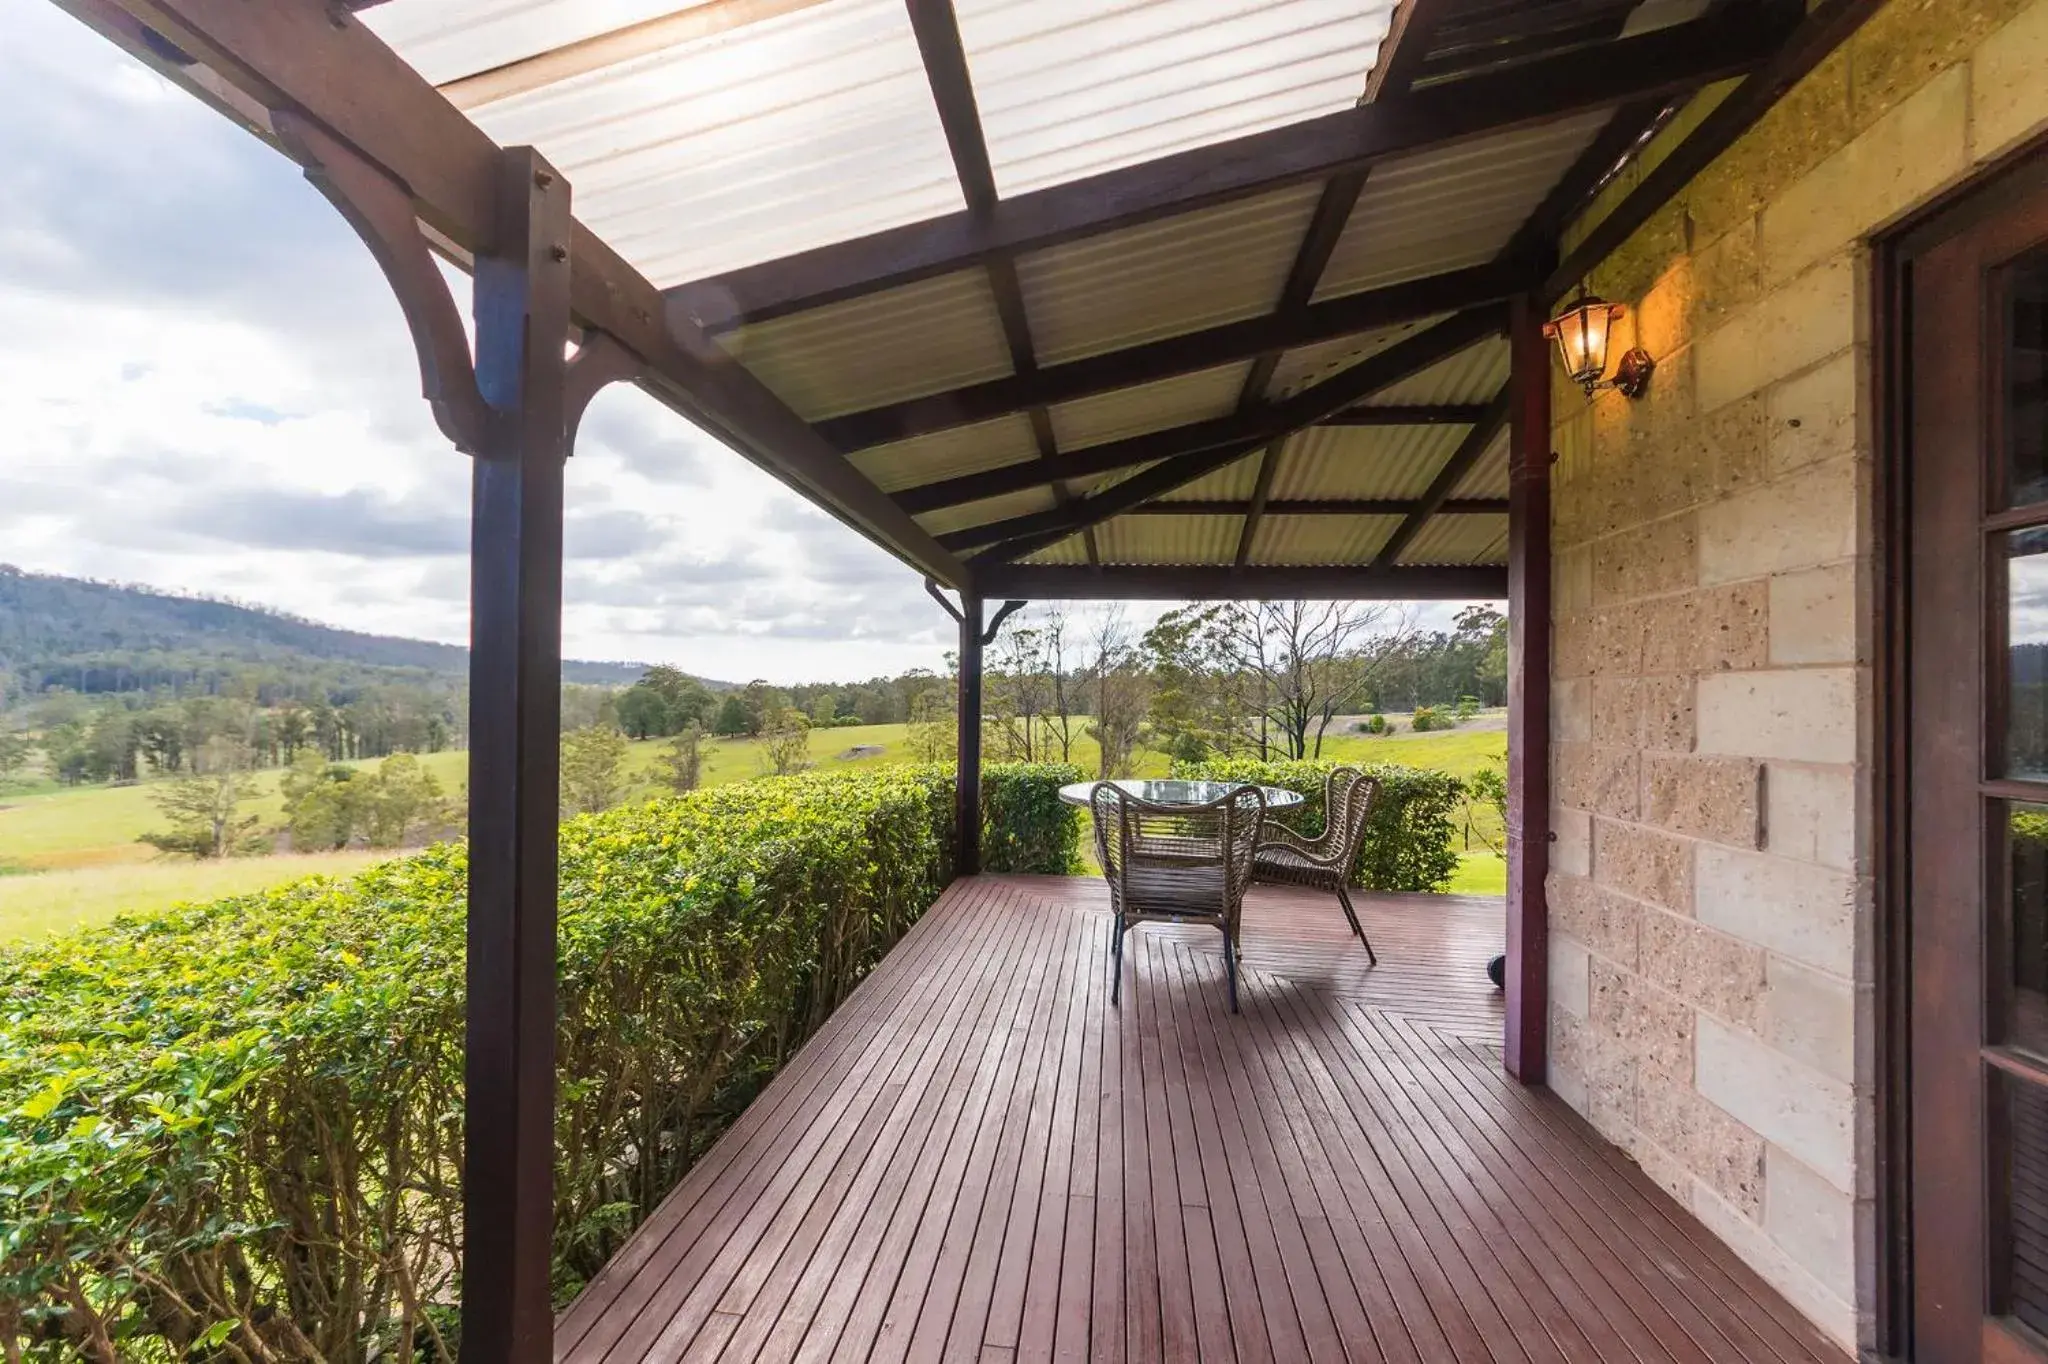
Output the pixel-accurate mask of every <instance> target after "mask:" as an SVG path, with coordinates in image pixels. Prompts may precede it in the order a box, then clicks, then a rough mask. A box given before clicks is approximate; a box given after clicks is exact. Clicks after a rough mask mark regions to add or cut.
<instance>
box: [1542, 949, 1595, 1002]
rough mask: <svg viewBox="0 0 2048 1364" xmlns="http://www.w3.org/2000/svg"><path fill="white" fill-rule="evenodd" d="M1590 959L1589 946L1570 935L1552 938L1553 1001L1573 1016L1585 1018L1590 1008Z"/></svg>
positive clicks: (1551, 989) (1551, 979)
mask: <svg viewBox="0 0 2048 1364" xmlns="http://www.w3.org/2000/svg"><path fill="white" fill-rule="evenodd" d="M1588 963H1589V958H1588V956H1587V952H1586V948H1585V947H1584V946H1583V945H1581V944H1579V943H1576V942H1574V941H1572V940H1571V939H1570V938H1552V939H1551V940H1550V1003H1551V1006H1552V1007H1553V1008H1557V1009H1562V1010H1563V1011H1564V1012H1566V1013H1568V1014H1570V1015H1571V1016H1572V1017H1574V1018H1580V1019H1583V1018H1585V1017H1586V1013H1587V1010H1588V1009H1589V1008H1590V1007H1591V1001H1592V995H1591V986H1590V984H1589V976H1588V974H1587V971H1588Z"/></svg>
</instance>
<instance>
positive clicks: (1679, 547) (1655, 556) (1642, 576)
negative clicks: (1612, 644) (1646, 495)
mask: <svg viewBox="0 0 2048 1364" xmlns="http://www.w3.org/2000/svg"><path fill="white" fill-rule="evenodd" d="M1696 559H1697V553H1696V549H1695V539H1694V531H1693V519H1692V517H1691V516H1690V515H1679V516H1673V517H1667V518H1666V519H1664V520H1661V521H1653V522H1651V523H1650V524H1649V525H1646V526H1638V527H1635V528H1634V529H1631V530H1625V531H1622V532H1620V533H1619V534H1616V535H1610V536H1607V537H1606V538H1605V539H1602V540H1598V541H1596V542H1594V545H1593V604H1594V605H1595V606H1596V607H1604V606H1611V605H1613V604H1615V603H1616V602H1625V601H1634V600H1636V599H1638V598H1641V597H1651V596H1658V595H1661V594H1664V593H1668V592H1680V591H1683V590H1685V589H1686V588H1688V587H1691V586H1692V585H1693V580H1694V575H1695V561H1696Z"/></svg>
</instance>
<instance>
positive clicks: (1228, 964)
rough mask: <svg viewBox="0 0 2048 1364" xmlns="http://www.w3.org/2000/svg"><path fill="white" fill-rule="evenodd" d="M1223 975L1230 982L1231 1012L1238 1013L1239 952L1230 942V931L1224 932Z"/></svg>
mask: <svg viewBox="0 0 2048 1364" xmlns="http://www.w3.org/2000/svg"><path fill="white" fill-rule="evenodd" d="M1223 974H1224V976H1225V977H1227V978H1228V979H1229V981H1230V1012H1232V1013H1236V1012H1237V950H1236V947H1235V945H1234V944H1233V943H1232V942H1231V941H1230V930H1229V929H1227V928H1226V929H1224V930H1223Z"/></svg>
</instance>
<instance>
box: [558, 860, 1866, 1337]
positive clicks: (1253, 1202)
mask: <svg viewBox="0 0 2048 1364" xmlns="http://www.w3.org/2000/svg"><path fill="white" fill-rule="evenodd" d="M1358 904H1359V911H1360V916H1361V918H1362V919H1363V920H1364V923H1365V926H1366V931H1367V932H1368V933H1369V934H1370V935H1371V936H1372V938H1373V943H1374V946H1375V947H1376V948H1377V949H1378V951H1379V955H1380V965H1379V966H1378V967H1370V968H1369V967H1367V966H1366V963H1365V953H1364V951H1363V949H1362V948H1360V947H1359V946H1358V945H1357V943H1356V940H1355V939H1353V938H1351V937H1350V935H1349V932H1348V930H1347V929H1346V928H1345V925H1344V920H1343V916H1342V915H1341V913H1340V912H1339V911H1338V909H1337V906H1336V903H1335V901H1334V900H1330V899H1328V898H1327V897H1323V896H1320V895H1318V894H1315V893H1313V892H1306V891H1293V890H1267V889H1261V890H1259V891H1256V892H1254V896H1253V899H1252V902H1251V903H1250V905H1249V906H1248V908H1247V914H1246V927H1245V935H1244V936H1245V943H1244V946H1245V975H1244V985H1243V1004H1244V1011H1243V1013H1242V1014H1240V1015H1238V1016H1236V1017H1233V1016H1231V1015H1230V1013H1229V1012H1228V1006H1227V1003H1226V1001H1225V997H1224V981H1223V969H1222V958H1221V955H1220V951H1219V942H1220V939H1219V937H1218V935H1217V934H1216V933H1215V932H1214V931H1213V930H1203V931H1197V930H1193V929H1170V928H1169V929H1161V928H1158V927H1145V928H1141V929H1139V930H1137V931H1136V932H1135V933H1134V935H1133V937H1132V938H1131V939H1130V941H1129V942H1128V943H1127V945H1126V953H1127V957H1128V958H1129V960H1128V961H1127V967H1126V969H1127V970H1128V971H1129V972H1130V973H1131V974H1130V975H1128V976H1127V977H1126V979H1125V982H1124V995H1123V1006H1122V1008H1121V1009H1120V1010H1112V1009H1111V1008H1110V1007H1109V1000H1108V990H1109V972H1108V960H1109V958H1108V946H1109V918H1108V913H1107V896H1106V894H1105V893H1104V891H1103V888H1102V885H1101V883H1100V882H1099V881H1092V880H1079V879H1066V878H1057V877H997V876H987V877H979V878H976V879H974V880H970V881H961V882H958V883H956V884H955V885H954V886H953V887H952V888H951V889H950V890H948V891H947V893H946V895H945V896H944V897H943V898H942V899H941V901H940V902H939V904H938V905H936V906H935V907H934V908H933V909H932V910H931V912H930V913H929V914H927V915H926V917H925V918H924V920H923V921H922V922H921V923H920V924H919V925H918V926H917V928H916V929H914V930H913V931H912V932H911V933H910V934H909V936H907V937H906V938H905V939H904V941H903V942H902V943H901V944H900V945H899V946H898V947H897V948H896V950H895V951H894V952H892V953H891V954H890V955H889V957H888V958H887V960H885V961H884V962H883V963H882V965H881V967H880V968H879V969H878V970H877V971H876V972H875V974H874V975H873V976H872V977H871V978H870V979H869V980H868V981H867V982H866V983H864V984H863V985H862V986H861V988H860V989H859V990H858V991H857V992H856V993H855V994H854V996H853V997H852V998H851V999H850V1000H848V1002H847V1003H846V1004H845V1005H844V1006H843V1007H842V1008H841V1009H840V1011H839V1013H838V1014H837V1015H835V1016H834V1017H833V1018H832V1019H831V1020H830V1022H829V1023H828V1024H827V1026H826V1027H825V1028H824V1029H823V1030H822V1031H821V1032H820V1033H819V1034H818V1036H817V1037H816V1038H814V1039H813V1040H812V1041H811V1043H810V1044H809V1045H808V1046H807V1047H805V1049H804V1050H803V1052H802V1053H801V1054H800V1055H799V1056H798V1057H797V1058H796V1060H795V1061H794V1062H793V1063H792V1064H791V1065H790V1066H789V1067H788V1068H787V1069H786V1070H785V1071H784V1072H783V1073H782V1074H781V1075H780V1076H778V1077H777V1079H776V1080H775V1082H774V1083H773V1084H772V1085H771V1086H770V1087H769V1088H768V1090H767V1091H766V1092H765V1093H764V1094H763V1095H762V1096H761V1097H760V1098H759V1099H758V1100H757V1101H756V1102H755V1103H754V1104H753V1106H752V1107H750V1108H749V1109H748V1110H747V1112H746V1113H745V1115H744V1116H743V1117H742V1118H741V1120H740V1122H739V1123H738V1124H737V1125H736V1126H735V1127H734V1128H733V1129H732V1131H730V1132H729V1133H728V1134H727V1135H726V1136H725V1137H724V1138H723V1139H722V1140H721V1141H720V1142H719V1143H718V1144H717V1146H716V1147H714V1148H713V1149H712V1150H711V1151H710V1152H709V1153H708V1154H707V1155H706V1157H705V1158H704V1160H703V1161H701V1162H700V1163H699V1164H698V1166H697V1168H696V1169H694V1170H693V1171H691V1173H690V1175H689V1176H688V1178H686V1179H685V1180H684V1181H683V1183H682V1184H681V1186H679V1187H678V1188H677V1190H676V1191H675V1193H674V1194H673V1195H671V1196H670V1197H669V1199H668V1200H667V1201H666V1202H665V1203H664V1204H663V1205H662V1206H661V1207H660V1209H659V1210H657V1211H656V1213H655V1214H654V1216H653V1217H651V1218H650V1219H649V1220H648V1222H647V1224H646V1226H644V1227H643V1228H642V1229H641V1231H640V1233H639V1234H638V1235H637V1236H635V1237H634V1239H633V1240H632V1241H631V1242H630V1243H629V1244H628V1245H627V1246H626V1248H625V1249H624V1251H622V1252H621V1254H620V1255H619V1257H618V1258H617V1259H616V1260H615V1261H614V1262H613V1263H612V1264H611V1265H610V1266H609V1267H608V1268H607V1269H606V1270H605V1272H604V1273H603V1274H602V1275H601V1276H600V1277H599V1278H598V1279H597V1280H596V1282H594V1283H593V1284H592V1285H591V1286H590V1288H589V1289H588V1290H587V1291H586V1292H585V1293H584V1295H583V1296H582V1297H581V1298H580V1299H578V1300H577V1302H576V1303H575V1304H574V1305H573V1306H571V1307H570V1309H569V1310H568V1311H567V1312H566V1313H565V1314H564V1316H563V1318H562V1321H561V1323H560V1328H559V1332H558V1341H557V1346H556V1351H557V1357H558V1358H561V1359H566V1360H572V1361H578V1362H579V1364H598V1361H601V1360H605V1361H614V1364H617V1362H620V1361H638V1360H664V1361H667V1360H679V1359H705V1360H711V1359H721V1360H757V1359H759V1360H769V1359H774V1360H789V1359H807V1360H826V1359H833V1360H884V1359H887V1360H895V1359H911V1358H917V1359H934V1360H936V1359H941V1358H943V1359H967V1360H990V1361H998V1360H1000V1361H1008V1360H1012V1359H1018V1360H1025V1359H1030V1360H1038V1359H1049V1358H1054V1357H1058V1358H1063V1359H1092V1360H1108V1361H1131V1362H1132V1364H1139V1362H1140V1361H1155V1360H1159V1361H1179V1360H1194V1359H1200V1360H1204V1361H1210V1360H1216V1361H1222V1360H1246V1361H1251V1360H1277V1361H1295V1360H1314V1361H1324V1360H1329V1361H1337V1360H1352V1361H1365V1360H1382V1359H1385V1360H1418V1361H1419V1360H1431V1361H1465V1360H1473V1361H1479V1360H1498V1361H1518V1360H1530V1361H1537V1360H1569V1361H1582V1360H1586V1361H1590V1360H1640V1361H1663V1360H1673V1361H1690V1362H1692V1364H1727V1361H1734V1360H1744V1361H1748V1360H1755V1361H1779V1362H1781V1364H1792V1362H1793V1361H1815V1360H1829V1361H1840V1360H1843V1359H1845V1358H1846V1356H1844V1355H1843V1354H1842V1353H1841V1352H1840V1351H1838V1350H1836V1349H1834V1348H1833V1347H1832V1346H1830V1345H1829V1344H1827V1343H1826V1342H1825V1341H1824V1340H1823V1338H1822V1337H1821V1336H1820V1335H1819V1334H1818V1333H1817V1332H1816V1331H1815V1330H1814V1329H1813V1328H1811V1327H1810V1326H1809V1325H1807V1324H1806V1322H1805V1321H1804V1319H1803V1318H1801V1317H1800V1316H1799V1314H1798V1313H1797V1312H1795V1311H1794V1310H1793V1309H1792V1308H1791V1307H1790V1306H1788V1305H1787V1304H1786V1303H1785V1302H1784V1301H1783V1300H1782V1299H1780V1298H1779V1297H1778V1296H1777V1295H1776V1294H1774V1293H1773V1292H1772V1291H1771V1290H1770V1289H1769V1288H1768V1287H1766V1286H1765V1285H1764V1284H1763V1283H1762V1282H1761V1281H1760V1280H1759V1279H1758V1278H1757V1277H1756V1276H1755V1275H1754V1274H1753V1273H1751V1272H1750V1271H1749V1270H1748V1269H1746V1268H1745V1267H1743V1266H1742V1265H1741V1264H1740V1263H1739V1262H1738V1261H1737V1260H1736V1259H1735V1257H1734V1255H1733V1254H1732V1253H1731V1252H1729V1251H1728V1250H1726V1249H1725V1248H1724V1247H1723V1246H1722V1245H1721V1244H1720V1243H1719V1242H1718V1241H1716V1240H1715V1239H1714V1238H1713V1237H1712V1236H1711V1235H1710V1234H1709V1233H1708V1232H1707V1231H1706V1230H1705V1229H1704V1228H1702V1227H1700V1226H1699V1225H1698V1224H1697V1223H1695V1222H1694V1221H1693V1220H1692V1219H1691V1217H1690V1216H1689V1215H1687V1214H1686V1213H1685V1212H1684V1211H1682V1210H1681V1209H1680V1208H1679V1206H1678V1205H1677V1204H1676V1203H1674V1202H1673V1201H1672V1200H1671V1199H1669V1198H1668V1197H1666V1196H1665V1195H1664V1193H1663V1192H1662V1191H1661V1190H1659V1189H1658V1188H1657V1187H1656V1186H1655V1185H1654V1184H1652V1183H1651V1182H1650V1181H1649V1180H1648V1179H1647V1178H1645V1177H1644V1176H1643V1175H1642V1174H1641V1173H1640V1172H1639V1171H1638V1170H1637V1169H1636V1168H1635V1167H1634V1166H1633V1165H1632V1164H1631V1163H1630V1162H1629V1161H1628V1160H1627V1159H1626V1158H1625V1157H1623V1156H1622V1155H1621V1154H1620V1153H1619V1152H1618V1151H1616V1150H1615V1149H1614V1148H1613V1147H1611V1146H1609V1145H1608V1144H1607V1143H1605V1142H1604V1141H1602V1140H1601V1139H1600V1138H1599V1137H1598V1136H1597V1135H1595V1134H1594V1133H1593V1132H1592V1130H1591V1129H1590V1128H1589V1127H1587V1126H1586V1125H1585V1124H1584V1123H1583V1122H1581V1121H1580V1120H1579V1119H1578V1118H1577V1117H1576V1116H1574V1115H1573V1114H1572V1113H1571V1112H1570V1111H1569V1110H1567V1109H1566V1108H1565V1107H1564V1105H1563V1104H1561V1103H1560V1102H1558V1100H1557V1099H1556V1098H1554V1097H1553V1096H1551V1095H1549V1094H1547V1093H1540V1092H1531V1091H1527V1090H1524V1089H1522V1088H1521V1087H1519V1086H1517V1085H1516V1084H1514V1083H1513V1082H1512V1081H1510V1080H1509V1079H1508V1078H1507V1077H1506V1076H1505V1075H1503V1074H1502V1073H1501V1070H1500V1065H1499V1054H1500V1028H1501V1002H1500V996H1499V995H1498V994H1497V993H1496V992H1495V991H1494V989H1493V987H1492V986H1491V985H1490V984H1489V983H1488V981H1487V979H1486V975H1485V964H1486V960H1487V958H1488V957H1490V956H1491V955H1493V954H1494V953H1495V952H1497V951H1499V950H1500V944H1501V936H1502V911H1501V905H1500V902H1499V901H1498V900H1491V899H1479V898H1463V897H1441V896H1377V897H1361V898H1360V899H1359V901H1358Z"/></svg>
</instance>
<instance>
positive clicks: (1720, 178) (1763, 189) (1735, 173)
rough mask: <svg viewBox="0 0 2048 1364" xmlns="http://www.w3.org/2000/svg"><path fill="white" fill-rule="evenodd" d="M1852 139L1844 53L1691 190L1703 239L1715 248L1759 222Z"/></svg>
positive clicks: (1813, 74) (1836, 55)
mask: <svg viewBox="0 0 2048 1364" xmlns="http://www.w3.org/2000/svg"><path fill="white" fill-rule="evenodd" d="M1849 133H1850V122H1849V63H1848V61H1847V59H1846V55H1845V54H1844V53H1842V52H1840V51H1837V52H1835V53H1834V54H1833V55H1831V56H1830V57H1829V58H1828V60H1826V61H1823V62H1822V63H1821V64H1820V65H1819V66H1818V67H1816V68H1815V69H1814V70H1813V71H1812V72H1811V73H1809V74H1808V76H1807V77H1806V79H1805V80H1802V81H1800V82H1799V84H1797V85H1796V86H1794V87H1793V88H1792V89H1791V90H1790V91H1789V92H1788V93H1787V94H1786V95H1785V97H1784V98H1783V99H1781V100H1780V101H1779V102H1778V103H1777V104H1776V105H1774V106H1773V107H1772V108H1771V109H1769V110H1768V111H1766V112H1765V114H1764V116H1763V117H1762V118H1761V119H1759V120H1758V121H1757V124H1756V126H1755V127H1754V128H1752V129H1750V131H1749V132H1748V133H1746V134H1744V135H1743V136H1742V137H1740V138H1738V139H1737V140H1736V142H1735V145H1734V146H1732V147H1730V148H1729V149H1728V150H1727V151H1726V152H1724V153H1722V155H1721V156H1720V157H1718V158H1717V159H1716V160H1715V161H1714V163H1713V164H1712V165H1711V166H1709V167H1708V168H1707V169H1706V170H1705V171H1704V172H1702V173H1701V175H1699V176H1698V177H1697V178H1696V179H1695V180H1694V182H1693V183H1692V184H1691V185H1689V186H1687V187H1686V190H1685V201H1686V204H1687V206H1688V208H1689V210H1690V212H1691V215H1692V218H1693V220H1694V222H1695V224H1696V230H1697V232H1698V236H1699V239H1700V240H1702V241H1708V240H1712V239H1714V238H1716V237H1718V236H1720V235H1721V234H1722V233H1724V232H1727V231H1729V230H1731V229H1733V228H1735V227H1736V226H1738V225H1740V223H1741V222H1742V221H1743V220H1744V219H1746V218H1750V217H1752V216H1753V215H1755V214H1756V213H1757V212H1758V211H1759V210H1760V209H1761V208H1762V207H1763V206H1764V205H1765V204H1766V203H1769V202H1770V201H1771V200H1772V199H1773V198H1775V197H1776V196H1777V195H1778V193H1779V192H1780V191H1782V190H1783V189H1784V188H1785V187H1786V186H1787V185H1790V184H1791V183H1793V182H1794V181H1795V180H1797V179H1798V178H1799V177H1800V176H1802V175H1804V174H1805V173H1806V172H1807V171H1808V170H1810V169H1811V168H1812V167H1813V166H1815V165H1817V164H1819V162H1820V160H1821V159H1822V158H1823V157H1825V156H1826V155H1827V154H1828V153H1829V152H1832V151H1833V150H1834V149H1835V148H1837V147H1839V146H1841V145H1842V144H1843V143H1844V142H1846V141H1847V140H1848V138H1849Z"/></svg>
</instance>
